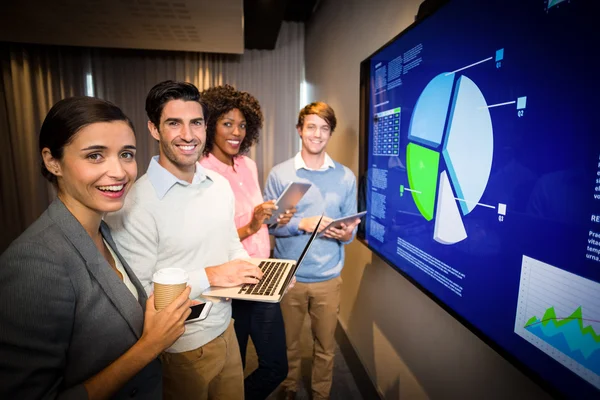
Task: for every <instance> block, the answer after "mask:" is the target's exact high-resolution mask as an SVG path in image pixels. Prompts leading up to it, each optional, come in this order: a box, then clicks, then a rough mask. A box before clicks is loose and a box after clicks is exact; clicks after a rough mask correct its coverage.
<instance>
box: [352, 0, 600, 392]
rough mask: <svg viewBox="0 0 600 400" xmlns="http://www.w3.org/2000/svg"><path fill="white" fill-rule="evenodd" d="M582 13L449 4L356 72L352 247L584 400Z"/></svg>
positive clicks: (592, 101) (586, 205)
mask: <svg viewBox="0 0 600 400" xmlns="http://www.w3.org/2000/svg"><path fill="white" fill-rule="evenodd" d="M594 3H596V2H594V1H587V0H546V1H545V0H525V1H524V0H503V1H497V0H490V1H466V0H453V1H450V2H448V3H447V4H445V5H443V6H442V7H441V8H440V9H439V10H437V11H436V12H435V13H433V15H431V16H429V17H427V18H425V19H424V20H422V21H419V22H417V23H415V24H413V25H412V26H410V27H409V28H408V29H407V30H405V31H404V32H402V33H401V34H400V35H399V36H397V37H396V38H395V39H393V40H392V41H391V42H389V43H388V44H386V45H385V46H383V47H382V48H381V49H379V50H378V51H377V52H375V53H374V54H373V55H372V56H371V57H369V58H367V59H366V60H365V61H364V62H363V63H362V64H361V163H360V169H361V171H360V173H361V177H360V182H361V187H360V194H359V203H360V204H361V208H362V209H366V210H367V211H368V214H367V215H368V216H367V217H366V218H365V221H364V223H363V224H361V228H360V229H359V238H360V239H362V241H363V242H364V243H365V244H367V245H368V247H369V248H370V249H372V250H373V251H374V252H375V253H377V254H378V255H379V256H381V257H382V258H383V259H384V260H386V261H387V262H388V263H389V264H390V265H391V266H393V267H394V268H395V269H397V270H398V271H399V272H401V273H402V274H403V275H405V276H406V277H408V278H409V279H410V280H411V281H412V282H413V283H415V284H416V285H417V286H418V287H420V288H421V289H422V290H423V291H424V292H426V293H427V294H428V295H430V296H431V297H432V298H433V299H435V300H436V301H437V302H438V303H439V304H440V305H442V306H443V307H444V308H445V309H446V310H448V311H449V312H450V313H451V314H452V315H453V316H455V317H456V318H458V319H459V320H460V321H461V322H463V323H464V324H465V325H466V326H467V327H469V328H470V329H471V330H473V331H474V332H475V333H477V334H478V335H479V336H480V337H481V338H483V339H484V340H485V341H486V342H487V343H489V344H490V345H491V346H492V347H494V348H495V349H496V350H498V351H499V352H500V353H501V354H502V355H504V356H505V357H506V358H508V359H510V360H511V361H512V362H514V363H515V364H516V365H517V366H519V367H521V368H522V369H523V370H524V371H526V372H528V373H530V375H531V376H532V377H533V378H534V379H536V380H537V381H538V382H540V383H541V384H542V385H543V386H545V387H546V388H547V389H548V390H550V391H555V392H556V393H560V394H562V395H565V396H567V397H574V398H587V397H590V398H592V397H595V398H600V94H599V93H600V78H599V77H598V74H599V71H598V68H597V62H598V57H597V56H598V54H597V53H598V45H600V31H599V30H598V29H597V21H596V19H597V18H598V16H599V14H598V13H597V9H595V7H594ZM432 329H435V327H432Z"/></svg>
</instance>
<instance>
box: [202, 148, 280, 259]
mask: <svg viewBox="0 0 600 400" xmlns="http://www.w3.org/2000/svg"><path fill="white" fill-rule="evenodd" d="M233 163H234V166H235V170H234V168H233V167H232V166H231V165H227V164H224V163H222V162H221V161H219V160H217V158H216V157H215V156H213V155H212V154H209V155H208V156H206V157H203V158H202V160H201V161H200V164H202V166H203V167H205V168H208V169H211V170H213V171H216V172H218V173H219V174H221V175H223V177H224V178H225V179H227V180H228V181H229V184H230V185H231V189H233V195H234V196H235V226H236V228H238V229H239V228H241V227H243V226H245V225H248V223H250V221H251V220H252V215H253V214H254V207H256V206H257V205H259V204H261V203H263V202H264V200H263V197H262V194H261V191H260V186H259V184H258V170H257V169H256V163H255V162H254V161H253V160H251V159H250V158H248V157H246V156H239V157H235V158H234V159H233ZM242 245H243V246H244V248H245V249H246V251H247V252H248V254H249V255H250V257H254V258H268V257H269V255H270V253H271V242H270V241H269V230H268V228H267V225H264V224H263V225H262V227H261V228H260V230H259V231H258V232H256V233H255V234H254V235H250V236H248V237H247V238H246V239H244V240H242Z"/></svg>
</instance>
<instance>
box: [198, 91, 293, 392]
mask: <svg viewBox="0 0 600 400" xmlns="http://www.w3.org/2000/svg"><path fill="white" fill-rule="evenodd" d="M202 100H203V101H204V102H205V103H206V105H207V107H208V115H209V118H208V124H207V127H206V145H205V148H204V157H203V158H202V160H201V161H200V163H201V164H202V165H203V166H204V167H206V168H209V169H211V170H213V171H216V172H218V173H220V174H221V175H223V176H224V177H225V178H226V179H227V180H228V181H229V183H230V185H231V188H232V189H233V193H234V195H235V223H236V227H237V230H238V234H239V236H240V241H241V242H242V245H243V246H244V248H245V249H246V251H247V252H248V254H249V255H250V257H256V258H268V257H269V255H270V252H271V243H270V240H269V231H268V228H267V226H266V225H265V224H264V221H265V220H266V219H268V218H269V217H270V216H271V215H272V214H273V212H274V211H275V205H274V201H273V200H269V201H266V202H265V201H264V199H263V197H262V194H261V193H262V192H261V190H260V185H259V182H258V172H257V169H256V163H255V162H254V161H252V160H251V159H250V158H248V157H246V156H245V155H244V154H246V153H247V152H248V150H249V149H250V147H252V145H253V144H254V143H256V142H258V137H259V133H260V129H261V128H262V123H263V116H262V111H261V109H260V105H259V103H258V101H257V100H256V98H254V97H253V96H252V95H250V94H249V93H246V92H240V91H238V90H235V89H234V88H233V87H232V86H230V85H224V86H218V87H214V88H210V89H207V90H205V91H204V92H202ZM291 216H292V213H286V214H283V215H282V216H280V218H279V220H278V222H279V223H280V224H281V223H287V222H289V219H290V218H291ZM232 305H233V318H234V320H235V325H234V327H235V333H236V336H237V339H238V343H239V345H240V352H241V355H242V363H243V364H244V365H245V361H246V347H247V344H248V336H250V337H251V338H252V342H253V343H254V346H255V347H256V353H257V355H258V363H259V366H258V368H257V369H256V370H255V371H254V372H253V373H252V374H250V375H249V376H248V377H247V378H246V379H245V381H244V392H245V398H246V400H254V399H261V400H263V399H265V398H267V396H269V394H270V393H271V392H272V391H273V390H275V389H276V388H277V386H279V384H280V383H281V382H282V381H283V380H284V379H285V378H286V376H287V368H288V364H287V356H286V346H285V331H284V326H283V317H282V315H281V308H280V307H279V303H275V304H272V303H260V302H251V301H243V300H233V304H232Z"/></svg>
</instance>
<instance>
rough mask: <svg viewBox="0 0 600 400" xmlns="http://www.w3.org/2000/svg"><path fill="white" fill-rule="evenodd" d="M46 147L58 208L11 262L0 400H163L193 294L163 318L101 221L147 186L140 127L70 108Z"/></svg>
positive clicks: (119, 116) (112, 112)
mask: <svg viewBox="0 0 600 400" xmlns="http://www.w3.org/2000/svg"><path fill="white" fill-rule="evenodd" d="M39 147H40V151H41V154H42V159H43V166H42V173H43V174H44V176H46V178H48V179H49V180H50V181H51V182H52V183H53V184H54V185H55V187H56V189H57V191H58V198H57V199H56V200H55V201H54V202H53V203H52V204H51V205H50V206H49V207H48V209H47V210H46V211H45V212H44V213H43V214H42V215H41V216H40V217H39V219H38V220H37V221H36V222H34V223H33V224H32V225H31V226H30V227H29V228H28V229H27V230H26V231H25V232H24V233H23V234H22V235H21V236H20V237H19V238H18V239H17V240H15V241H14V242H13V243H12V244H11V246H10V247H9V248H8V249H7V250H6V251H5V252H4V254H2V256H1V257H0V398H2V399H39V398H43V399H88V398H89V399H106V398H118V399H121V398H131V397H138V398H142V399H160V398H161V396H162V383H161V382H162V381H161V379H162V376H161V366H160V362H159V361H158V360H156V357H157V356H158V355H159V354H160V353H161V352H162V351H163V350H164V349H165V348H167V347H169V346H170V345H171V344H172V343H173V342H174V341H175V340H176V339H177V338H178V337H179V336H180V335H181V334H182V333H183V332H184V329H185V328H184V321H185V318H186V317H187V316H188V315H189V313H190V309H189V307H190V305H191V302H190V300H189V299H188V296H189V292H190V289H189V287H188V288H187V289H186V290H185V291H184V292H183V293H182V294H181V295H180V296H179V298H178V299H177V300H176V301H174V302H173V303H172V304H171V305H170V306H168V307H167V308H165V309H163V310H161V311H157V310H156V309H155V308H154V301H153V296H150V298H148V299H147V298H146V295H145V292H144V289H143V287H142V286H141V284H140V282H139V281H138V279H137V278H136V277H135V275H134V274H133V272H132V271H131V269H130V268H129V266H128V265H127V263H126V262H125V260H124V259H123V258H122V257H121V255H120V254H119V251H118V248H117V246H116V245H115V243H114V242H113V240H112V238H111V236H110V232H109V229H108V226H107V225H106V224H105V223H104V222H103V221H102V218H103V216H104V214H105V213H106V212H111V211H116V210H119V209H120V208H121V207H122V205H123V201H124V198H125V195H126V194H127V191H128V190H129V188H130V186H131V184H132V183H133V181H134V180H135V178H136V176H137V166H136V162H135V136H134V133H133V126H132V124H131V122H130V120H129V119H128V118H127V117H126V116H125V115H124V114H123V113H122V111H121V110H120V109H119V108H118V107H116V106H114V105H112V104H111V103H108V102H105V101H102V100H99V99H94V98H90V97H79V98H70V99H65V100H61V101H60V102H58V103H57V104H56V105H55V106H54V107H52V109H51V110H50V112H49V113H48V115H47V117H46V119H45V120H44V123H43V125H42V128H41V131H40V143H39ZM144 309H145V312H144Z"/></svg>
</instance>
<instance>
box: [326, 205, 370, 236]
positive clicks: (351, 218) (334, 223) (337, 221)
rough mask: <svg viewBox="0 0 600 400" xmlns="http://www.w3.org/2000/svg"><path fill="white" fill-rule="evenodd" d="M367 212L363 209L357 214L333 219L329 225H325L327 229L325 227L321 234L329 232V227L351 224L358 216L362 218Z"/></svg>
mask: <svg viewBox="0 0 600 400" xmlns="http://www.w3.org/2000/svg"><path fill="white" fill-rule="evenodd" d="M366 214H367V212H366V211H361V212H359V213H356V214H352V215H347V216H345V217H341V218H338V219H334V220H333V221H331V223H330V224H329V225H327V226H326V227H325V229H323V230H322V231H321V233H319V236H323V235H324V234H325V232H327V230H328V229H331V228H334V227H339V226H340V225H341V224H349V223H352V222H354V221H355V220H356V219H357V218H362V217H364V216H365V215H366Z"/></svg>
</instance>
